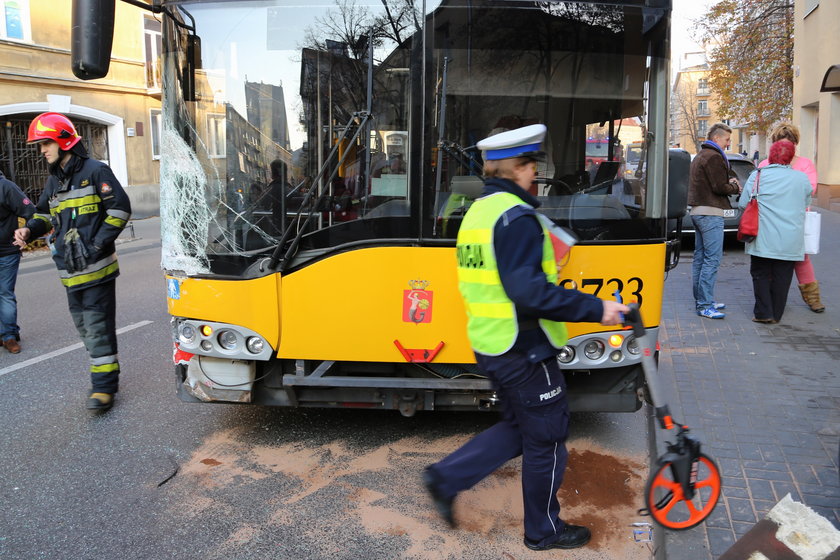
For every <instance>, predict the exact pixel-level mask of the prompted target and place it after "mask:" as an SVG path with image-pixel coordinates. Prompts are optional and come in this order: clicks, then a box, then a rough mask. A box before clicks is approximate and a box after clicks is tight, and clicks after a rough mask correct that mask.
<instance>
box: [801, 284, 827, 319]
mask: <svg viewBox="0 0 840 560" xmlns="http://www.w3.org/2000/svg"><path fill="white" fill-rule="evenodd" d="M799 291H800V292H801V293H802V299H803V300H805V303H807V304H808V307H810V308H811V311H813V312H814V313H822V312H823V311H825V306H824V305H823V304H822V302H821V301H820V283H819V282H817V281H816V280H814V281H813V282H808V283H807V284H799Z"/></svg>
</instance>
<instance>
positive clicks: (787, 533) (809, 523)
mask: <svg viewBox="0 0 840 560" xmlns="http://www.w3.org/2000/svg"><path fill="white" fill-rule="evenodd" d="M838 553H840V531H838V530H837V529H835V528H834V527H833V526H832V524H831V523H830V522H829V521H828V520H827V519H825V518H824V517H821V516H820V515H818V514H817V513H816V512H814V510H812V509H811V508H809V507H808V506H806V505H804V504H801V503H799V502H795V501H793V500H792V499H791V497H790V494H788V495H787V496H785V497H784V498H782V499H781V500H780V501H779V503H777V504H776V505H775V506H774V507H773V509H771V510H770V512H769V513H768V514H767V516H766V517H765V518H764V519H762V520H760V521H759V522H758V523H756V524H755V525H754V526H753V528H752V529H750V530H749V532H747V533H746V534H745V535H744V536H743V537H741V538H740V539H738V541H737V542H736V543H735V544H734V545H732V547H731V548H730V549H729V550H727V551H726V552H725V553H724V554H723V555H722V556H721V557H720V558H719V560H828V559H830V558H835V557H837V555H838Z"/></svg>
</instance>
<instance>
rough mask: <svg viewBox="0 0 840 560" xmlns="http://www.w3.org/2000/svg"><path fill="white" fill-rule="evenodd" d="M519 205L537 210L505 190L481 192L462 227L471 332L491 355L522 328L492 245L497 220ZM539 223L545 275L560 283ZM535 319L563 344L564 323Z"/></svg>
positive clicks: (479, 348)
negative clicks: (505, 288)
mask: <svg viewBox="0 0 840 560" xmlns="http://www.w3.org/2000/svg"><path fill="white" fill-rule="evenodd" d="M516 206H523V207H526V208H528V209H530V211H533V207H531V206H529V205H527V204H525V203H524V202H522V200H521V199H520V198H518V197H517V196H515V195H513V194H510V193H506V192H499V193H494V194H491V195H489V196H485V197H482V198H479V199H478V200H476V201H475V202H474V203H473V205H472V206H471V207H470V209H469V211H468V212H467V215H466V216H465V217H464V221H463V223H462V224H461V228H460V230H459V231H458V240H457V244H456V248H457V256H458V287H459V289H460V291H461V297H462V298H463V299H464V305H465V307H466V310H467V336H468V337H469V339H470V344H471V346H472V348H473V350H474V351H476V352H478V353H480V354H484V355H487V356H498V355H501V354H504V353H505V352H507V351H508V350H510V349H511V347H512V346H513V344H514V343H515V342H516V338H517V336H518V334H519V328H520V322H519V320H518V318H517V316H516V306H515V305H514V303H513V302H512V301H511V300H510V298H509V297H508V296H507V294H506V293H505V290H504V286H503V285H502V282H501V279H500V277H499V270H498V267H497V264H496V252H495V249H494V247H493V229H494V227H495V225H496V223H497V222H498V221H499V219H501V218H502V216H503V215H504V214H505V212H507V211H508V210H510V209H512V208H514V207H516ZM540 227H541V228H542V230H543V248H542V270H543V272H544V273H545V276H546V280H547V281H548V282H551V283H553V284H556V283H557V263H556V262H555V258H554V248H553V247H552V244H551V240H550V237H549V232H548V230H547V229H546V228H545V226H543V225H542V223H541V224H540ZM536 324H537V325H539V327H540V329H542V331H543V332H544V333H545V335H546V337H547V338H548V340H549V342H550V343H551V344H552V346H554V347H555V348H560V347H562V346H563V345H564V344H566V341H567V340H568V335H567V332H566V325H565V323H562V322H556V321H549V320H547V319H539V320H538V321H536ZM534 326H535V327H536V325H534Z"/></svg>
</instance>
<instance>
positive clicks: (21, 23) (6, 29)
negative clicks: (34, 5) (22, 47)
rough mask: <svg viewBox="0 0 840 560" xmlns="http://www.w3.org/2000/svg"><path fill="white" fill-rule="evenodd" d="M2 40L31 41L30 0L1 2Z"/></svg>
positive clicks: (0, 32) (0, 27)
mask: <svg viewBox="0 0 840 560" xmlns="http://www.w3.org/2000/svg"><path fill="white" fill-rule="evenodd" d="M0 9H2V13H0V39H12V40H16V41H31V40H32V32H31V29H30V25H29V0H0Z"/></svg>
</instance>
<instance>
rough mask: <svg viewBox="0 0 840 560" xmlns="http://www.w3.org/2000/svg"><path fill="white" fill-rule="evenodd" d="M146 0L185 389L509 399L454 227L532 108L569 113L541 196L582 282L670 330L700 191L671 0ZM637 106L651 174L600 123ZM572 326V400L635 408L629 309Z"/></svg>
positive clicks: (354, 398) (170, 290)
mask: <svg viewBox="0 0 840 560" xmlns="http://www.w3.org/2000/svg"><path fill="white" fill-rule="evenodd" d="M74 1H75V2H76V3H77V8H78V7H79V5H84V6H95V7H98V9H92V10H81V9H77V10H76V12H77V13H78V14H79V15H78V17H79V18H88V19H87V20H85V21H77V22H76V23H74V27H75V28H76V30H78V32H79V33H80V34H81V38H80V39H79V43H80V44H82V45H84V44H87V43H86V41H88V42H90V41H97V40H98V41H100V42H101V37H99V36H98V35H97V33H98V31H97V30H100V29H104V30H106V32H107V29H108V26H107V21H102V20H101V19H100V18H102V15H101V14H103V13H107V10H103V9H101V8H102V6H103V5H104V4H108V0H74ZM112 2H113V0H111V3H112ZM135 5H136V3H135ZM149 8H150V9H152V10H154V11H156V12H158V13H159V15H160V18H161V20H162V23H163V39H162V40H163V45H162V51H161V52H162V53H163V55H162V74H163V83H164V88H163V101H162V103H163V108H162V136H161V146H162V149H161V152H162V155H161V227H162V245H163V247H162V264H163V267H164V269H165V274H166V283H167V294H166V295H167V303H168V309H169V313H170V314H171V316H172V335H173V354H174V357H175V360H174V361H175V363H174V366H173V368H174V380H175V383H176V385H177V388H178V395H179V396H180V397H181V398H182V399H183V400H186V401H193V402H237V403H252V404H261V405H277V406H294V407H366V408H379V409H393V410H398V411H400V412H401V413H403V414H405V415H411V414H414V413H415V412H416V411H418V410H422V411H432V410H479V409H486V410H492V409H494V408H495V406H496V404H497V403H498V398H497V396H496V393H495V392H494V390H493V387H492V386H491V384H490V382H489V381H488V380H487V379H486V378H485V376H484V375H483V374H482V372H481V371H480V370H479V369H478V368H477V367H476V365H475V360H474V356H473V353H472V351H471V349H470V346H469V343H468V341H467V338H466V327H465V325H466V320H465V312H464V309H463V305H462V302H461V298H460V297H459V294H458V289H457V282H456V276H455V236H456V234H457V231H458V227H459V225H460V221H461V218H462V217H463V215H464V213H465V211H466V210H467V208H468V207H469V206H470V204H471V203H472V201H473V200H474V199H475V198H476V197H479V196H481V186H482V178H481V170H482V155H481V153H480V152H479V151H478V150H477V149H476V147H475V144H476V142H477V141H478V140H479V139H481V138H484V137H486V136H488V135H489V134H492V133H494V132H498V131H503V130H506V129H511V128H515V127H518V126H522V125H526V124H532V123H543V124H545V125H546V126H547V127H548V134H547V137H546V141H545V145H544V147H545V149H546V151H547V154H548V157H547V161H546V162H545V163H544V164H543V167H542V168H541V170H540V171H541V172H540V179H539V180H538V184H536V185H534V192H535V193H536V194H538V195H539V199H540V201H541V204H542V205H541V207H540V208H539V211H540V212H542V213H543V214H545V215H546V216H548V217H549V218H551V219H552V220H553V221H554V222H555V223H557V224H558V225H560V226H563V227H565V228H567V229H569V230H572V231H573V232H574V233H575V234H576V235H577V236H578V238H579V242H578V244H577V245H576V246H575V247H574V248H573V249H572V251H571V253H570V257H569V258H568V262H567V263H566V264H565V266H564V268H563V271H562V277H561V280H560V283H561V284H562V285H563V286H567V287H574V288H578V289H581V290H583V291H587V292H590V293H593V294H595V295H597V296H598V297H601V298H605V299H611V298H614V297H617V295H620V297H622V298H623V300H624V301H625V302H631V301H637V302H638V303H640V304H641V306H642V309H643V315H644V318H645V321H646V326H647V328H648V333H649V334H650V335H651V336H653V337H655V336H656V333H657V328H658V326H659V322H660V317H661V304H662V294H663V283H664V280H665V275H666V270H667V269H668V267H669V266H671V265H672V264H673V262H672V254H673V247H674V243H675V241H674V240H669V239H668V231H669V227H668V219H669V218H675V217H676V216H677V215H678V214H681V213H682V212H683V211H684V208H685V198H684V193H682V191H683V190H684V185H682V184H681V183H680V182H679V181H675V182H672V183H673V184H672V185H669V182H668V176H667V169H668V158H669V151H668V148H667V137H668V130H667V126H666V118H667V113H668V67H669V54H668V34H669V23H670V12H671V2H670V0H603V1H600V2H589V1H586V2H584V1H546V2H522V1H501V0H472V1H469V2H467V1H465V0H426V1H423V2H419V1H418V2H413V3H412V2H410V1H408V2H406V1H396V0H384V1H376V2H357V3H344V2H335V3H325V2H319V3H313V4H309V3H304V2H299V3H289V2H285V1H281V0H248V1H230V0H227V1H213V0H179V1H167V0H162V1H159V2H155V6H150V7H149ZM105 19H106V20H107V18H105ZM92 20H93V21H94V22H95V23H96V24H97V25H90V23H91V21H92ZM85 37H87V38H85ZM95 50H96V49H88V50H87V51H84V50H82V51H77V52H76V53H75V54H74V67H75V70H76V72H77V75H79V76H80V77H84V78H90V77H97V76H96V74H97V72H98V73H100V74H101V72H103V71H107V64H105V65H104V66H105V67H106V68H105V69H102V66H103V65H102V63H101V61H100V62H99V64H97V61H96V60H89V59H85V56H88V58H90V59H93V58H95V56H94V54H95ZM85 52H87V53H94V54H88V55H85V54H84V53H85ZM97 69H100V70H97ZM630 117H636V118H638V119H639V121H640V122H641V123H642V124H643V125H644V127H645V129H646V130H647V131H648V134H647V142H648V143H649V145H647V146H646V147H645V151H644V153H645V157H646V158H647V159H646V163H645V170H646V173H645V174H644V175H643V176H641V177H632V178H626V177H625V176H623V174H621V173H620V172H619V171H618V168H617V166H616V165H614V164H615V163H616V162H614V161H606V162H603V163H601V164H600V165H601V167H600V168H598V169H594V170H592V169H587V162H586V145H587V143H586V140H587V134H588V132H587V131H591V130H592V129H593V127H602V128H603V130H602V131H600V135H601V136H602V137H605V138H608V139H609V140H610V142H611V144H612V140H613V139H614V138H615V133H616V131H615V130H614V124H613V123H615V122H621V119H623V118H630ZM616 185H618V188H617V187H616ZM669 191H672V192H671V193H670V194H669ZM669 196H670V198H671V201H670V204H669ZM680 197H682V199H681V201H680ZM671 208H673V209H679V210H678V212H677V210H671ZM569 331H570V339H569V342H568V345H567V346H565V347H564V348H563V349H562V350H561V351H560V353H559V356H558V360H559V362H560V364H561V366H562V368H563V369H564V370H565V371H566V376H567V380H568V385H569V394H570V399H571V406H572V408H573V409H574V410H590V411H635V410H638V408H639V407H640V406H641V402H642V399H643V397H644V378H643V373H642V370H641V367H640V356H639V347H638V345H637V344H636V342H635V340H634V338H633V336H632V333H631V332H630V331H625V330H621V329H614V328H607V327H601V326H600V325H598V324H589V323H585V324H571V325H569Z"/></svg>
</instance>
